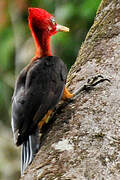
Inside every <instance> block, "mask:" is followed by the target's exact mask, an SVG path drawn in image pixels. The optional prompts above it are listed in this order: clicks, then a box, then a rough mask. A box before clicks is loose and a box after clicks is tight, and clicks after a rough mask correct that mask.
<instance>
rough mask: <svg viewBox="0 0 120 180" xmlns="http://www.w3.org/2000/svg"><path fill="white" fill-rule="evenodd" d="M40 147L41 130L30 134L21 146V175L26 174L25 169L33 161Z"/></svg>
mask: <svg viewBox="0 0 120 180" xmlns="http://www.w3.org/2000/svg"><path fill="white" fill-rule="evenodd" d="M39 148H40V137H39V132H38V131H37V132H36V133H35V134H33V135H30V136H29V137H28V139H27V141H26V142H24V143H23V144H22V148H21V175H23V174H24V171H25V169H26V168H27V167H28V165H29V164H31V163H32V161H33V159H34V157H35V155H36V153H37V152H38V150H39Z"/></svg>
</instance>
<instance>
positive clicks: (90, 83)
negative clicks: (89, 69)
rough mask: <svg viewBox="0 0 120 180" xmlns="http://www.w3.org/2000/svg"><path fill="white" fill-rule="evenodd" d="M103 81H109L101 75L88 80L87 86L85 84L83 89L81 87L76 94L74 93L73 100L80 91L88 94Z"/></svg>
mask: <svg viewBox="0 0 120 180" xmlns="http://www.w3.org/2000/svg"><path fill="white" fill-rule="evenodd" d="M104 81H108V82H110V80H109V79H107V78H104V77H103V76H102V75H97V76H94V77H92V78H90V79H88V81H87V84H85V85H84V86H83V87H81V88H80V89H78V90H77V91H76V92H74V97H73V98H75V97H76V96H77V95H78V94H79V93H80V92H82V91H86V92H89V91H90V90H92V89H93V88H94V87H95V86H96V85H97V84H100V83H102V82H104Z"/></svg>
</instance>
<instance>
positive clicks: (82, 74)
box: [21, 0, 120, 180]
mask: <svg viewBox="0 0 120 180" xmlns="http://www.w3.org/2000/svg"><path fill="white" fill-rule="evenodd" d="M97 74H101V75H103V76H104V77H105V78H109V79H110V80H111V83H108V82H104V83H102V84H99V85H97V86H96V87H95V88H94V90H92V91H90V92H89V93H86V92H82V93H81V94H80V95H79V97H78V98H77V99H76V100H75V102H73V103H71V104H69V105H68V106H66V107H65V108H64V109H62V111H61V113H60V114H59V115H57V116H56V120H55V121H54V122H51V123H50V124H49V126H48V127H47V128H44V131H43V138H42V142H41V149H40V151H39V152H38V154H37V155H36V157H35V159H34V161H33V163H32V164H31V165H30V166H29V167H28V169H27V171H26V173H25V175H24V176H23V177H22V178H21V179H22V180H23V179H25V180H91V179H92V180H104V179H105V180H113V179H114V180H119V179H120V1H119V0H103V1H102V2H101V5H100V7H99V9H98V11H97V15H96V18H95V21H94V24H93V26H92V27H91V29H90V31H89V33H88V35H87V37H86V39H85V42H84V43H83V45H82V47H81V49H80V51H79V54H78V58H77V60H76V62H75V64H74V65H73V66H72V68H71V70H70V72H69V75H68V86H69V89H70V90H71V91H72V92H74V91H75V90H76V89H78V88H79V87H80V86H82V85H83V84H85V83H86V81H87V79H88V78H90V77H92V76H94V75H97Z"/></svg>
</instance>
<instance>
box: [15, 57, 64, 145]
mask: <svg viewBox="0 0 120 180" xmlns="http://www.w3.org/2000/svg"><path fill="white" fill-rule="evenodd" d="M66 77H67V68H66V66H65V64H64V63H63V61H62V60H61V59H60V58H58V57H56V56H47V57H44V58H40V59H38V60H37V61H35V62H34V63H33V64H32V66H31V67H30V68H29V69H28V70H27V69H24V70H23V71H22V72H21V74H20V76H19V78H18V80H17V82H16V88H15V92H14V95H13V103H12V129H13V134H14V140H15V143H16V144H17V145H20V144H22V143H23V142H24V141H25V139H27V137H28V135H30V134H32V131H31V130H33V127H34V130H35V127H37V124H38V122H39V121H40V120H41V119H42V118H43V117H44V116H45V114H46V113H47V112H48V110H50V109H53V108H54V107H55V105H56V104H57V103H58V102H59V100H60V99H61V96H62V94H63V91H64V86H65V82H66ZM36 113H38V115H39V116H38V117H39V118H38V119H36V120H35V121H33V118H34V116H35V114H36Z"/></svg>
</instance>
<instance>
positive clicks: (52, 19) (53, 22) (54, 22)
mask: <svg viewBox="0 0 120 180" xmlns="http://www.w3.org/2000/svg"><path fill="white" fill-rule="evenodd" d="M51 22H52V24H53V25H55V24H56V21H55V19H54V18H53V17H52V18H51Z"/></svg>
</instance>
